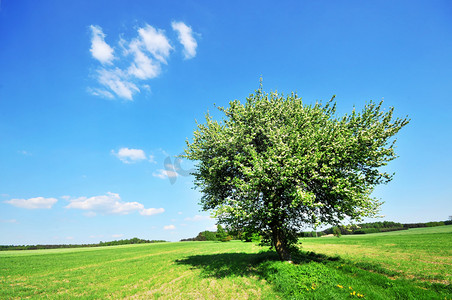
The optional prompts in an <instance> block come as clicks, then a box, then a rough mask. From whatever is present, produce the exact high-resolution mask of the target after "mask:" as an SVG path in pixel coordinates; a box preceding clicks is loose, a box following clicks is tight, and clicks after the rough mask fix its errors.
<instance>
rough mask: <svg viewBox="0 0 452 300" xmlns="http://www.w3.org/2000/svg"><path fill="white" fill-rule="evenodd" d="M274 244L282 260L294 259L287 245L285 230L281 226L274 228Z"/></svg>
mask: <svg viewBox="0 0 452 300" xmlns="http://www.w3.org/2000/svg"><path fill="white" fill-rule="evenodd" d="M272 235H273V245H274V246H275V249H276V252H277V253H278V255H279V258H280V259H281V260H282V261H292V256H291V255H290V251H289V249H288V247H287V241H286V238H285V235H284V232H283V231H282V230H281V229H279V228H272Z"/></svg>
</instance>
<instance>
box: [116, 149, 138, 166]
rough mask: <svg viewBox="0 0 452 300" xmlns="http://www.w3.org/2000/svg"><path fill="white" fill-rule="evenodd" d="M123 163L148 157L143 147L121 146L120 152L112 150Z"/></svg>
mask: <svg viewBox="0 0 452 300" xmlns="http://www.w3.org/2000/svg"><path fill="white" fill-rule="evenodd" d="M111 152H112V153H113V154H114V155H115V156H116V157H118V158H119V159H120V160H121V161H122V162H123V163H126V164H130V163H134V162H137V161H140V160H144V159H146V154H145V153H144V151H143V150H141V149H129V148H121V149H119V150H118V152H115V151H113V150H111Z"/></svg>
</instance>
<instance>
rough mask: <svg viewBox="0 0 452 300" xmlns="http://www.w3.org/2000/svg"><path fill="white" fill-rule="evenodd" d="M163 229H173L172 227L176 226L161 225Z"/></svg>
mask: <svg viewBox="0 0 452 300" xmlns="http://www.w3.org/2000/svg"><path fill="white" fill-rule="evenodd" d="M163 229H164V230H174V229H176V226H174V225H166V226H163Z"/></svg>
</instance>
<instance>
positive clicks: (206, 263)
mask: <svg viewBox="0 0 452 300" xmlns="http://www.w3.org/2000/svg"><path fill="white" fill-rule="evenodd" d="M451 237H452V226H442V227H434V228H419V229H410V230H407V231H403V232H390V233H378V234H369V235H361V236H344V237H341V238H336V237H324V238H305V239H302V247H301V249H302V251H300V253H299V254H297V255H295V256H294V261H295V264H289V263H286V262H279V261H277V255H276V254H275V253H274V252H272V251H268V248H266V247H259V246H257V245H255V244H253V243H244V242H240V241H232V242H226V243H222V242H178V243H162V244H139V245H124V246H111V247H99V248H77V249H51V250H25V251H4V252H0V299H22V298H34V299H38V298H43V297H47V298H51V299H67V298H75V297H78V298H84V299H99V298H110V299H118V298H126V299H128V298H133V299H351V298H363V299H452V288H451V285H450V279H451V273H452V267H451V256H452V255H451V254H452V253H451V250H450V249H452V247H451V246H452V245H451V242H452V239H451Z"/></svg>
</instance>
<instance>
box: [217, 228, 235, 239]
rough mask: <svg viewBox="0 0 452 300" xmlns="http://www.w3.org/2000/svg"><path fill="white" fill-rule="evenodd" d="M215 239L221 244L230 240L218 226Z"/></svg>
mask: <svg viewBox="0 0 452 300" xmlns="http://www.w3.org/2000/svg"><path fill="white" fill-rule="evenodd" d="M217 239H218V240H219V241H221V242H228V241H230V240H231V239H232V238H231V237H230V236H229V235H228V234H227V232H226V231H225V230H224V228H223V227H222V226H221V225H220V224H218V225H217Z"/></svg>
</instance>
